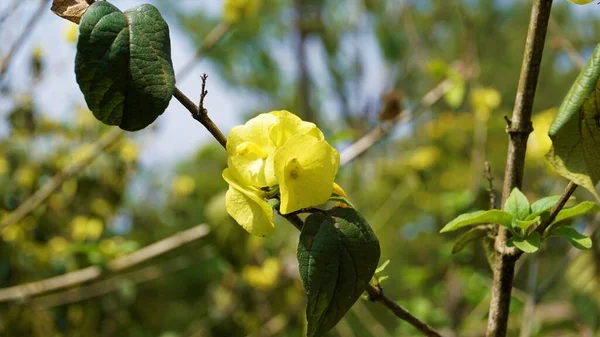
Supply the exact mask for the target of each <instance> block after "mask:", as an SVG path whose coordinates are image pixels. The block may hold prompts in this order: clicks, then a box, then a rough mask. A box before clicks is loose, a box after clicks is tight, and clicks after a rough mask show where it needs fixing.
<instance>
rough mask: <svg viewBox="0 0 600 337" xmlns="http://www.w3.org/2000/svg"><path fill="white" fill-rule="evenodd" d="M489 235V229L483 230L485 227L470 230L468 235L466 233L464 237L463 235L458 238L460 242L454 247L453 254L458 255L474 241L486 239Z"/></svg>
mask: <svg viewBox="0 0 600 337" xmlns="http://www.w3.org/2000/svg"><path fill="white" fill-rule="evenodd" d="M487 233H488V229H487V228H483V227H475V228H471V229H470V230H468V231H467V232H466V233H464V234H463V235H461V236H460V237H459V238H458V240H457V241H456V243H455V244H454V247H452V254H456V253H458V252H460V251H461V250H463V249H464V248H465V247H466V246H467V245H468V244H469V243H471V242H473V241H474V240H477V239H479V238H482V237H485V236H486V235H487Z"/></svg>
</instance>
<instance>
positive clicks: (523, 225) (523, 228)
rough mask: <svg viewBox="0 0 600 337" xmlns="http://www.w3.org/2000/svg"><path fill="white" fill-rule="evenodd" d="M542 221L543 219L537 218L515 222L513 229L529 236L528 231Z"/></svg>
mask: <svg viewBox="0 0 600 337" xmlns="http://www.w3.org/2000/svg"><path fill="white" fill-rule="evenodd" d="M540 221H541V218H540V217H539V216H536V217H535V218H533V219H529V220H514V222H513V228H518V229H519V230H520V233H521V235H527V230H528V229H529V227H531V226H533V225H537V224H539V223H540Z"/></svg>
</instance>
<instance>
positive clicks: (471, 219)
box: [440, 209, 513, 233]
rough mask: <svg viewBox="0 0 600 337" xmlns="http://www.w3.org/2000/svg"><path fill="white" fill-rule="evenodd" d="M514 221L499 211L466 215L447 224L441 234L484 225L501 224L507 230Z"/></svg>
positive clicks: (505, 213) (510, 216)
mask: <svg viewBox="0 0 600 337" xmlns="http://www.w3.org/2000/svg"><path fill="white" fill-rule="evenodd" d="M512 219H513V217H512V215H510V214H509V213H507V212H504V211H501V210H499V209H492V210H489V211H476V212H472V213H465V214H461V215H459V216H458V217H456V218H455V219H454V220H452V221H450V222H449V223H448V224H446V226H444V228H442V230H440V233H446V232H451V231H455V230H457V229H460V228H463V227H466V226H470V225H477V224H484V223H493V224H499V225H502V226H504V227H506V228H511V222H512Z"/></svg>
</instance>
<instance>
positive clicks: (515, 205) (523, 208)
mask: <svg viewBox="0 0 600 337" xmlns="http://www.w3.org/2000/svg"><path fill="white" fill-rule="evenodd" d="M504 211H506V212H508V213H510V214H512V216H513V217H514V218H515V219H516V220H524V219H525V218H527V216H528V215H529V213H530V211H529V200H527V197H526V196H525V194H523V192H521V191H520V190H519V189H518V188H516V187H515V188H513V190H512V191H511V192H510V195H509V196H508V198H507V199H506V203H505V204H504Z"/></svg>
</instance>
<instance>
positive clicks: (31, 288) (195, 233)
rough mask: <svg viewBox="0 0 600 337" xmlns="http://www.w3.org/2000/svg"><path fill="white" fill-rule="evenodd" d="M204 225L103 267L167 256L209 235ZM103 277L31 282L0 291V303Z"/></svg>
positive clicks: (83, 272) (91, 271)
mask: <svg viewBox="0 0 600 337" xmlns="http://www.w3.org/2000/svg"><path fill="white" fill-rule="evenodd" d="M209 231H210V230H209V228H208V226H207V225H198V226H196V227H193V228H190V229H188V230H185V231H182V232H179V233H176V234H174V235H171V236H169V237H167V238H165V239H162V240H160V241H158V242H155V243H153V244H151V245H148V246H146V247H144V248H141V249H139V250H137V251H135V252H133V253H131V254H128V255H125V256H122V257H118V258H116V259H114V260H112V261H109V262H108V263H107V264H106V269H108V271H110V272H118V271H122V270H125V269H128V268H131V267H133V266H136V265H138V264H140V263H143V262H146V261H149V260H151V259H153V258H156V257H158V256H160V255H163V254H165V253H168V252H170V251H172V250H174V249H176V248H179V247H181V246H183V245H185V244H187V243H190V242H193V241H195V240H198V239H200V238H203V237H205V236H206V235H207V234H208V233H209ZM103 275H104V269H103V268H101V267H97V266H91V267H87V268H83V269H80V270H77V271H74V272H70V273H67V274H63V275H59V276H55V277H51V278H48V279H45V280H41V281H36V282H31V283H27V284H23V285H17V286H14V287H8V288H3V289H0V302H10V301H18V300H24V299H27V298H29V297H33V296H37V295H40V294H43V293H47V292H50V291H54V290H59V289H64V288H68V287H72V286H75V285H78V284H81V283H85V282H89V281H92V280H96V279H98V278H100V277H102V276H103Z"/></svg>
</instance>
